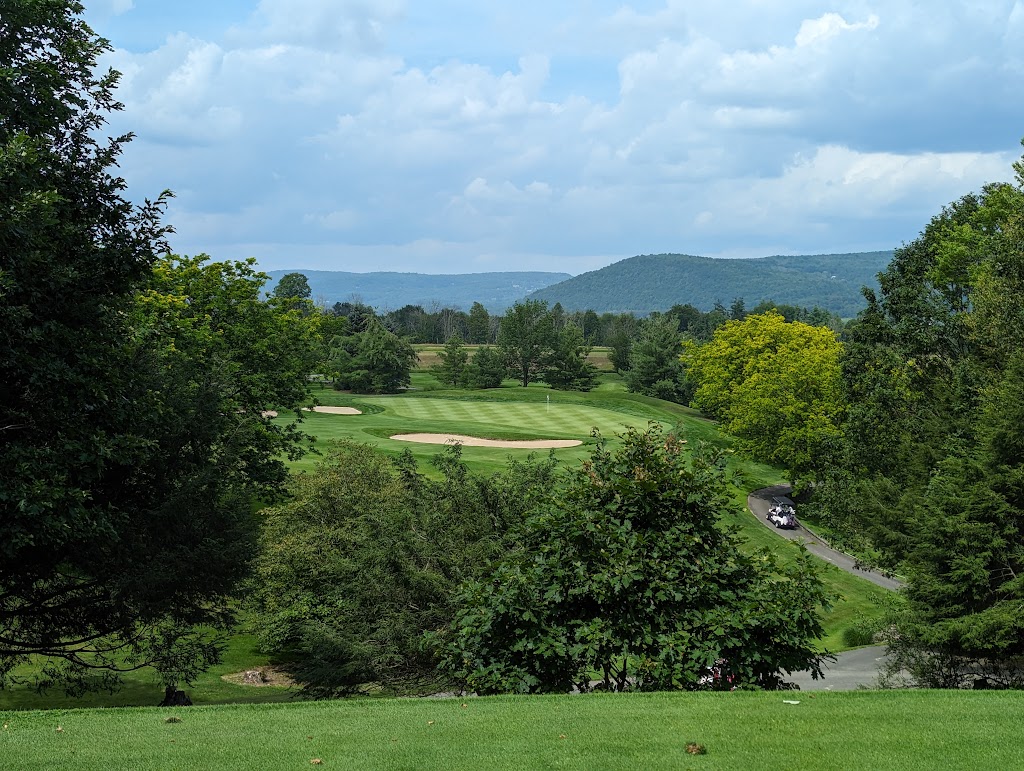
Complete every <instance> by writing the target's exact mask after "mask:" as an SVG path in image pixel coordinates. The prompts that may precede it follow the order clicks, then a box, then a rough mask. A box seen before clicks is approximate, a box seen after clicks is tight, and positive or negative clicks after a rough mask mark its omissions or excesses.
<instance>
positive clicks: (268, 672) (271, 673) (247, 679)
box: [220, 667, 295, 688]
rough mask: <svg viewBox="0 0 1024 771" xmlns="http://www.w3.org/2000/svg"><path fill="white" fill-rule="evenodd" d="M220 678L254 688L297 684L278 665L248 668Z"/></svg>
mask: <svg viewBox="0 0 1024 771" xmlns="http://www.w3.org/2000/svg"><path fill="white" fill-rule="evenodd" d="M220 679H221V680H226V681H227V682H229V683H234V684H235V685H251V686H253V687H254V688H262V687H263V686H265V685H273V686H276V687H278V688H282V687H290V686H293V685H295V681H294V680H292V679H291V678H290V677H289V676H288V674H287V673H286V672H285V671H284V670H282V669H279V668H277V667H260V668H258V669H247V670H245V671H244V672H234V673H232V674H230V675H221V676H220Z"/></svg>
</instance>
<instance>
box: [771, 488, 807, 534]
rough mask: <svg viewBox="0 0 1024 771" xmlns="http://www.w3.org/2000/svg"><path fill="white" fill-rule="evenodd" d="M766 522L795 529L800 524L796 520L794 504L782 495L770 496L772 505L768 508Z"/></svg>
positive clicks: (787, 528) (783, 527)
mask: <svg viewBox="0 0 1024 771" xmlns="http://www.w3.org/2000/svg"><path fill="white" fill-rule="evenodd" d="M768 522H769V523H770V524H772V525H775V527H778V528H782V529H785V530H795V529H796V528H797V527H799V526H800V524H799V523H798V522H797V521H796V506H795V505H794V503H793V501H791V500H790V499H789V498H786V497H784V496H776V497H774V498H772V505H771V507H770V508H769V509H768Z"/></svg>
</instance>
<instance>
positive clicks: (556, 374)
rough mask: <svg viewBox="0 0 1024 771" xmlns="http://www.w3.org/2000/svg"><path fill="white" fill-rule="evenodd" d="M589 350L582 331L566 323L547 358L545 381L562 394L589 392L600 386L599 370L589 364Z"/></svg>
mask: <svg viewBox="0 0 1024 771" xmlns="http://www.w3.org/2000/svg"><path fill="white" fill-rule="evenodd" d="M590 350H591V348H590V346H589V345H587V344H586V342H585V341H584V339H583V330H582V329H580V328H579V327H578V326H576V325H575V324H572V323H566V324H565V325H564V326H563V327H562V331H561V332H560V333H559V334H558V340H557V343H556V345H555V349H554V351H552V353H551V355H550V356H549V357H548V359H547V368H546V369H545V370H544V382H545V383H547V384H548V385H550V386H551V387H552V388H555V389H557V390H560V391H589V390H590V389H591V388H593V387H594V385H596V383H597V367H595V366H594V365H593V364H591V363H590V362H589V361H587V356H588V355H589V354H590Z"/></svg>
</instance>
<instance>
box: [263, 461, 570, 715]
mask: <svg viewBox="0 0 1024 771" xmlns="http://www.w3.org/2000/svg"><path fill="white" fill-rule="evenodd" d="M435 465H436V466H437V467H438V469H439V470H440V471H441V472H442V478H441V479H440V480H431V479H427V478H425V477H424V476H422V475H421V474H419V473H418V471H417V468H416V464H415V461H414V460H413V458H412V456H411V454H408V453H407V454H406V455H405V456H403V457H402V458H401V459H399V460H398V461H392V460H389V459H388V458H387V457H385V456H383V455H380V454H378V453H377V452H376V451H375V450H374V449H373V447H372V446H369V445H358V444H351V443H346V444H341V445H339V446H337V447H336V448H335V450H334V452H333V453H332V454H331V456H330V457H329V458H328V459H327V460H326V461H325V462H324V463H322V464H321V465H320V466H318V467H317V469H316V470H315V471H314V472H313V473H310V474H302V475H300V476H298V477H296V479H295V481H294V483H293V490H292V492H293V499H292V500H291V501H290V502H289V503H287V504H285V505H282V506H277V507H274V508H271V509H267V510H265V511H264V512H263V518H264V525H263V532H262V538H261V543H260V554H259V556H258V558H257V560H256V579H255V582H254V590H253V592H252V606H253V610H254V612H253V626H254V628H255V631H256V633H257V634H258V635H259V637H260V639H261V641H262V644H263V646H264V647H265V648H266V650H268V651H269V652H271V653H273V654H275V655H277V656H279V657H284V658H286V659H290V660H291V662H292V664H291V671H292V673H293V675H294V676H295V678H296V680H297V681H298V682H299V683H301V684H302V685H303V689H304V693H305V694H306V695H310V696H315V697H323V696H333V695H338V694H344V693H349V692H353V691H356V690H358V689H359V688H360V687H361V686H363V685H364V684H366V683H370V682H374V683H379V684H382V685H384V686H386V687H388V688H390V689H397V690H415V689H416V688H417V687H418V684H419V683H421V682H423V681H428V682H429V681H431V680H433V678H434V666H435V663H436V660H435V657H434V654H433V652H432V651H429V650H424V649H423V646H422V645H421V642H422V635H423V633H424V632H425V631H427V630H433V629H438V628H441V627H442V626H444V625H445V624H447V623H449V622H450V621H451V620H452V618H453V617H454V612H455V605H454V596H455V588H456V586H458V584H459V583H460V582H462V581H463V580H465V579H468V578H472V577H474V576H476V575H478V574H479V573H480V572H481V571H483V570H485V569H486V567H487V566H488V565H489V564H490V563H491V562H492V561H493V560H494V558H495V557H497V556H498V555H499V554H500V553H501V552H502V551H503V550H504V549H505V548H507V545H506V542H505V540H504V535H505V533H507V532H508V531H509V530H510V529H513V528H514V526H515V525H517V524H519V523H520V522H521V521H522V519H523V517H524V514H525V512H526V511H528V510H530V508H531V507H532V506H534V505H535V503H536V501H537V500H538V499H539V498H540V497H541V496H542V495H546V494H547V493H548V491H549V490H550V488H551V486H552V484H553V477H554V469H555V466H554V461H553V460H544V461H534V460H532V459H531V460H530V461H528V462H525V463H518V462H513V463H510V465H509V466H508V467H507V469H506V470H505V471H503V472H502V473H499V474H494V475H491V476H487V477H485V476H480V475H473V474H470V473H469V472H468V471H467V470H466V468H465V466H464V465H463V464H462V462H461V459H460V450H459V448H458V447H457V446H453V447H450V448H448V449H446V450H445V452H444V453H443V454H441V455H439V456H437V458H436V459H435Z"/></svg>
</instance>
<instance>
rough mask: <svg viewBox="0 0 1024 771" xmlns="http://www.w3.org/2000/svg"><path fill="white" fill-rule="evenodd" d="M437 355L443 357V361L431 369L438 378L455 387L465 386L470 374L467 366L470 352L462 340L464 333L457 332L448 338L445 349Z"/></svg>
mask: <svg viewBox="0 0 1024 771" xmlns="http://www.w3.org/2000/svg"><path fill="white" fill-rule="evenodd" d="M437 355H438V357H439V358H440V359H441V363H440V364H437V365H435V366H433V367H432V368H431V369H432V370H433V372H434V374H435V375H436V376H437V379H438V380H440V381H441V382H442V383H444V384H445V385H447V386H452V387H453V388H463V387H465V386H466V385H468V383H469V376H470V372H469V369H468V367H467V364H468V362H469V353H468V352H467V351H466V345H465V343H464V342H463V341H462V335H460V334H458V333H456V334H454V335H452V336H451V337H450V338H448V342H447V343H445V346H444V350H443V351H440V352H439V353H438V354H437Z"/></svg>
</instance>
